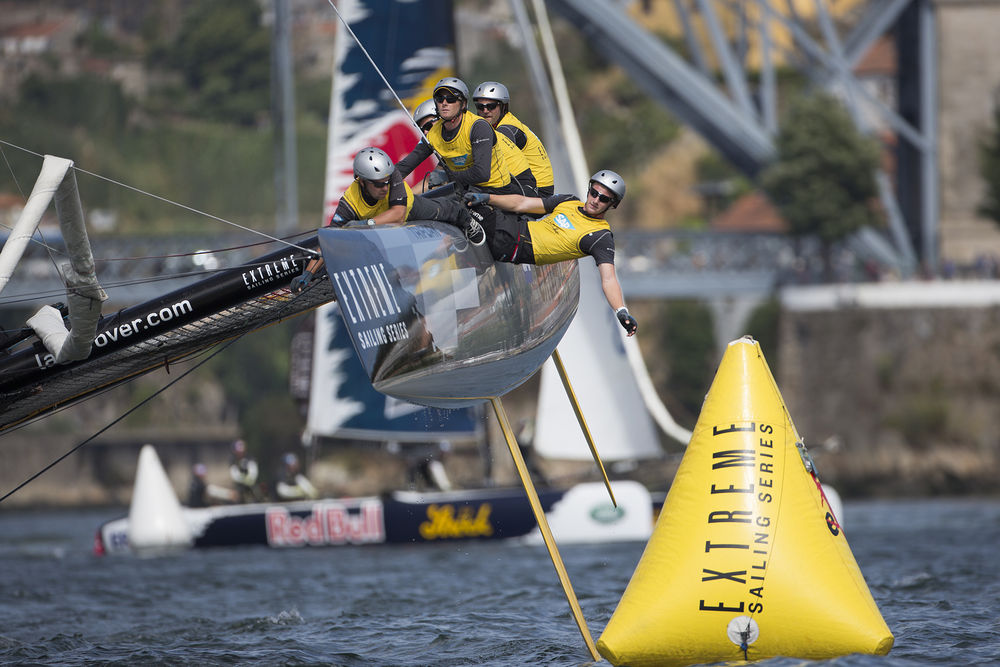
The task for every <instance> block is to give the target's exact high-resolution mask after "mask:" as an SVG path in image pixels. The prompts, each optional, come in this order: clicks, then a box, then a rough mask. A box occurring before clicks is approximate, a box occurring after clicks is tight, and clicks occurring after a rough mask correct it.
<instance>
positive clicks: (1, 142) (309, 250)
mask: <svg viewBox="0 0 1000 667" xmlns="http://www.w3.org/2000/svg"><path fill="white" fill-rule="evenodd" d="M397 99H398V98H397ZM0 145H3V146H10V147H11V148H16V149H18V150H20V151H24V152H25V153H28V154H30V155H35V156H37V157H42V158H44V157H45V156H44V155H40V154H38V153H36V152H35V151H32V150H29V149H27V148H24V147H23V146H18V145H17V144H14V143H11V142H9V141H5V140H4V139H0ZM73 169H74V170H76V171H78V172H80V173H81V174H87V175H88V176H92V177H94V178H97V179H99V180H102V181H106V182H108V183H111V184H112V185H117V186H119V187H122V188H125V189H126V190H131V191H132V192H135V193H137V194H141V195H144V196H146V197H151V198H153V199H156V200H158V201H161V202H164V203H165V204H170V205H172V206H176V207H177V208H181V209H184V210H185V211H188V212H190V213H194V214H196V215H200V216H202V217H205V218H209V219H210V220H215V221H217V222H221V223H224V224H227V225H230V226H232V227H236V228H238V229H242V230H243V231H245V232H250V233H251V234H256V235H257V236H262V237H264V238H266V239H269V240H271V241H273V242H276V243H282V244H284V245H287V246H290V247H292V248H295V249H296V250H301V251H302V252H304V253H307V254H309V255H312V256H318V255H319V252H318V251H316V250H313V249H312V248H303V247H302V246H300V245H297V244H295V243H292V242H290V241H288V240H286V239H281V238H278V237H276V236H271V235H270V234H268V233H266V232H262V231H259V230H256V229H254V228H252V227H246V226H244V225H241V224H239V223H238V222H233V221H232V220H226V219H225V218H221V217H219V216H217V215H214V214H212V213H208V212H206V211H202V210H199V209H196V208H194V207H193V206H188V205H187V204H182V203H180V202H178V201H174V200H172V199H167V198H166V197H163V196H161V195H158V194H155V193H152V192H148V191H146V190H143V189H141V188H137V187H135V186H134V185H129V184H128V183H123V182H122V181H117V180H115V179H113V178H109V177H107V176H102V175H101V174H97V173H94V172H92V171H87V170H86V169H84V168H82V167H78V166H76V164H75V163H74V164H73ZM22 196H23V194H22Z"/></svg>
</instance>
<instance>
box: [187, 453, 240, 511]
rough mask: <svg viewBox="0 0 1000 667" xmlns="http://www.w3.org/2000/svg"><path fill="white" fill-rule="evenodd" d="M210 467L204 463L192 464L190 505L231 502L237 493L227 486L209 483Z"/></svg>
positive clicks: (205, 505) (189, 490) (189, 488)
mask: <svg viewBox="0 0 1000 667" xmlns="http://www.w3.org/2000/svg"><path fill="white" fill-rule="evenodd" d="M207 475H208V468H206V467H205V464H204V463H195V464H194V465H193V466H191V484H190V485H189V486H188V507H208V506H209V505H210V504H212V503H220V502H223V503H231V502H234V501H235V500H236V495H235V494H234V493H233V492H232V491H230V490H229V489H227V488H224V487H221V486H216V485H215V484H209V483H208V479H207Z"/></svg>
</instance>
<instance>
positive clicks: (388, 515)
mask: <svg viewBox="0 0 1000 667" xmlns="http://www.w3.org/2000/svg"><path fill="white" fill-rule="evenodd" d="M615 495H616V498H617V500H618V507H617V508H616V507H614V506H613V505H612V504H611V502H610V500H609V499H608V495H607V491H606V490H605V488H604V485H603V484H593V483H586V484H578V485H576V486H574V487H571V488H570V489H546V490H542V491H540V492H539V499H540V501H541V504H542V508H543V509H544V511H545V513H546V515H547V517H548V518H549V522H550V525H551V526H552V530H553V533H554V534H555V535H556V536H557V538H558V539H559V540H560V541H561V542H563V543H573V542H605V541H633V540H637V541H638V540H646V539H648V538H649V536H650V535H651V533H652V527H653V511H654V503H653V501H652V499H651V496H650V494H649V492H648V491H647V490H646V489H645V488H644V487H643V486H642V485H640V484H638V483H636V482H615ZM182 513H183V516H184V519H185V521H186V522H187V524H188V526H189V528H190V529H191V534H192V537H193V539H192V541H191V546H192V548H209V547H238V546H254V545H263V546H267V547H272V548H302V547H324V546H347V545H363V544H433V543H440V542H450V541H456V540H476V541H480V540H510V539H514V540H517V539H520V540H523V541H527V542H538V543H541V536H540V535H539V533H538V529H537V525H536V523H535V519H534V516H533V515H532V512H531V507H530V505H529V503H528V499H527V496H526V495H525V493H524V490H523V489H506V488H505V489H478V490H471V491H459V492H448V493H417V492H408V491H399V492H395V493H393V494H391V495H389V496H384V497H380V496H370V497H362V498H328V499H322V500H310V501H296V502H287V503H255V504H248V505H225V506H217V507H205V508H188V507H185V508H182ZM94 548H95V551H96V552H97V553H99V554H130V553H132V549H131V547H130V546H129V520H128V518H127V517H123V518H120V519H114V520H112V521H108V522H106V523H104V524H102V525H101V526H100V528H99V529H98V532H97V536H96V540H95V545H94Z"/></svg>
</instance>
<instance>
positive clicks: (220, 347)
mask: <svg viewBox="0 0 1000 667" xmlns="http://www.w3.org/2000/svg"><path fill="white" fill-rule="evenodd" d="M315 286H316V284H315V283H314V284H313V285H311V286H310V287H308V288H307V289H314V288H315ZM304 293H305V292H304V291H303V293H302V294H304ZM300 296H301V295H299V296H297V297H295V298H293V299H291V300H290V301H288V303H286V304H285V306H284V307H283V308H282V309H280V310H279V311H278V312H277V316H276V317H275V318H274V320H273V322H277V321H280V320H281V318H282V313H283V312H289V311H290V310H291V304H293V303H294V302H295V301H296V299H298V298H300ZM273 322H272V323H273ZM260 328H263V327H257V328H256V329H250V330H247V331H244V332H243V333H241V334H239V335H237V336H234V337H233V338H230V339H229V340H227V341H224V342H221V343H219V344H218V345H217V347H218V349H216V350H214V351H213V352H212V353H211V354H209V355H208V356H206V357H205V358H203V359H201V360H199V361H198V362H197V363H195V364H194V365H193V366H191V368H188V369H187V370H185V371H184V372H183V373H181V374H180V375H178V376H177V377H175V378H174V379H173V380H171V381H170V382H168V383H167V384H165V385H163V386H162V387H160V388H159V389H157V390H156V391H155V392H153V393H152V394H151V395H150V396H147V397H146V398H144V399H142V400H141V401H139V402H138V403H136V404H135V405H133V406H132V407H130V408H129V409H127V410H126V411H125V412H123V413H122V414H120V415H119V416H118V417H116V418H114V419H113V420H112V421H110V422H108V423H107V424H105V425H104V426H103V427H102V428H100V429H98V430H97V431H96V432H95V433H93V434H92V435H90V436H89V437H87V438H85V439H84V440H83V441H81V442H80V443H78V444H76V445H74V446H73V447H72V448H70V449H69V451H67V452H66V453H64V454H62V455H60V456H58V457H57V458H56V459H54V460H53V461H51V462H50V463H48V464H47V465H46V466H45V467H44V468H42V469H41V470H39V471H38V472H36V473H35V474H33V475H31V476H30V477H29V478H28V479H26V480H24V481H23V482H21V483H20V484H18V485H17V486H15V487H14V488H13V489H11V490H10V491H8V492H7V493H5V494H4V495H2V496H0V503H3V501H5V500H7V498H9V497H11V496H12V495H14V494H15V493H17V492H18V491H20V490H21V489H23V488H24V487H26V486H27V485H28V484H30V483H32V482H33V481H35V480H36V479H38V478H39V477H41V476H42V475H43V474H45V473H46V472H48V471H49V470H51V469H52V468H53V467H55V466H56V465H58V464H59V463H61V462H62V461H63V460H65V459H67V458H69V457H70V456H72V455H73V454H74V453H76V452H77V451H79V450H80V449H82V448H83V447H84V446H85V445H87V444H89V443H91V442H93V441H94V440H95V439H96V438H97V437H98V436H99V435H101V434H102V433H104V432H105V431H107V430H108V429H110V428H111V427H112V426H115V425H116V424H118V423H119V422H120V421H122V420H123V419H125V418H126V417H128V416H129V415H131V414H132V413H133V412H135V411H136V410H138V409H139V408H141V407H142V406H144V405H146V404H147V403H149V402H150V401H152V400H153V399H154V398H156V397H157V396H159V395H160V394H162V393H163V392H165V391H166V390H167V389H170V388H171V387H173V386H174V385H175V384H177V383H178V382H180V381H181V380H183V379H184V378H185V377H187V376H188V375H190V374H191V373H193V372H194V371H196V370H198V369H199V368H201V367H202V366H204V365H205V364H206V363H208V362H209V361H211V360H212V359H214V358H215V357H216V356H217V355H219V354H221V353H222V352H224V351H225V350H227V349H229V347H230V346H231V345H233V344H234V343H236V342H237V341H239V340H241V339H242V338H243V337H244V336H246V335H247V334H248V333H252V332H253V331H256V330H257V329H260ZM206 349H207V348H206ZM204 351H205V350H204V349H202V350H195V351H192V352H191V353H190V354H187V355H183V356H181V357H179V358H178V360H175V361H174V362H170V363H172V364H173V363H177V362H183V361H186V360H188V359H192V358H194V357H196V356H198V355H199V354H201V353H203V352H204ZM168 372H169V371H168ZM116 386H117V385H116ZM113 388H114V387H108V389H107V390H108V391H110V390H111V389H113ZM102 393H104V392H99V393H97V394H94V395H93V396H89V397H87V398H86V399H84V401H83V402H85V401H86V400H90V399H91V398H94V397H95V396H99V395H100V394H102ZM74 405H76V403H74ZM69 407H71V406H70V405H67V406H65V408H69ZM65 408H64V409H65ZM24 425H27V423H25V424H24ZM22 426H23V425H22ZM18 428H20V427H18Z"/></svg>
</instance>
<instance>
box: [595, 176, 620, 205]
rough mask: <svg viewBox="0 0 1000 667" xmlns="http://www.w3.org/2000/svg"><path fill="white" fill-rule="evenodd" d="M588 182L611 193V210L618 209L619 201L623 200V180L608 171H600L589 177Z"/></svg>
mask: <svg viewBox="0 0 1000 667" xmlns="http://www.w3.org/2000/svg"><path fill="white" fill-rule="evenodd" d="M590 182H591V183H600V184H601V185H603V186H604V187H606V188H607V189H608V190H610V191H611V194H613V195H614V196H615V199H614V201H613V202H612V203H611V208H618V204H619V203H620V202H621V200H623V199H625V179H624V178H622V177H621V175H619V174H618V173H616V172H613V171H611V170H610V169H601V170H600V171H599V172H597V173H596V174H594V175H593V176H591V177H590Z"/></svg>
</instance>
